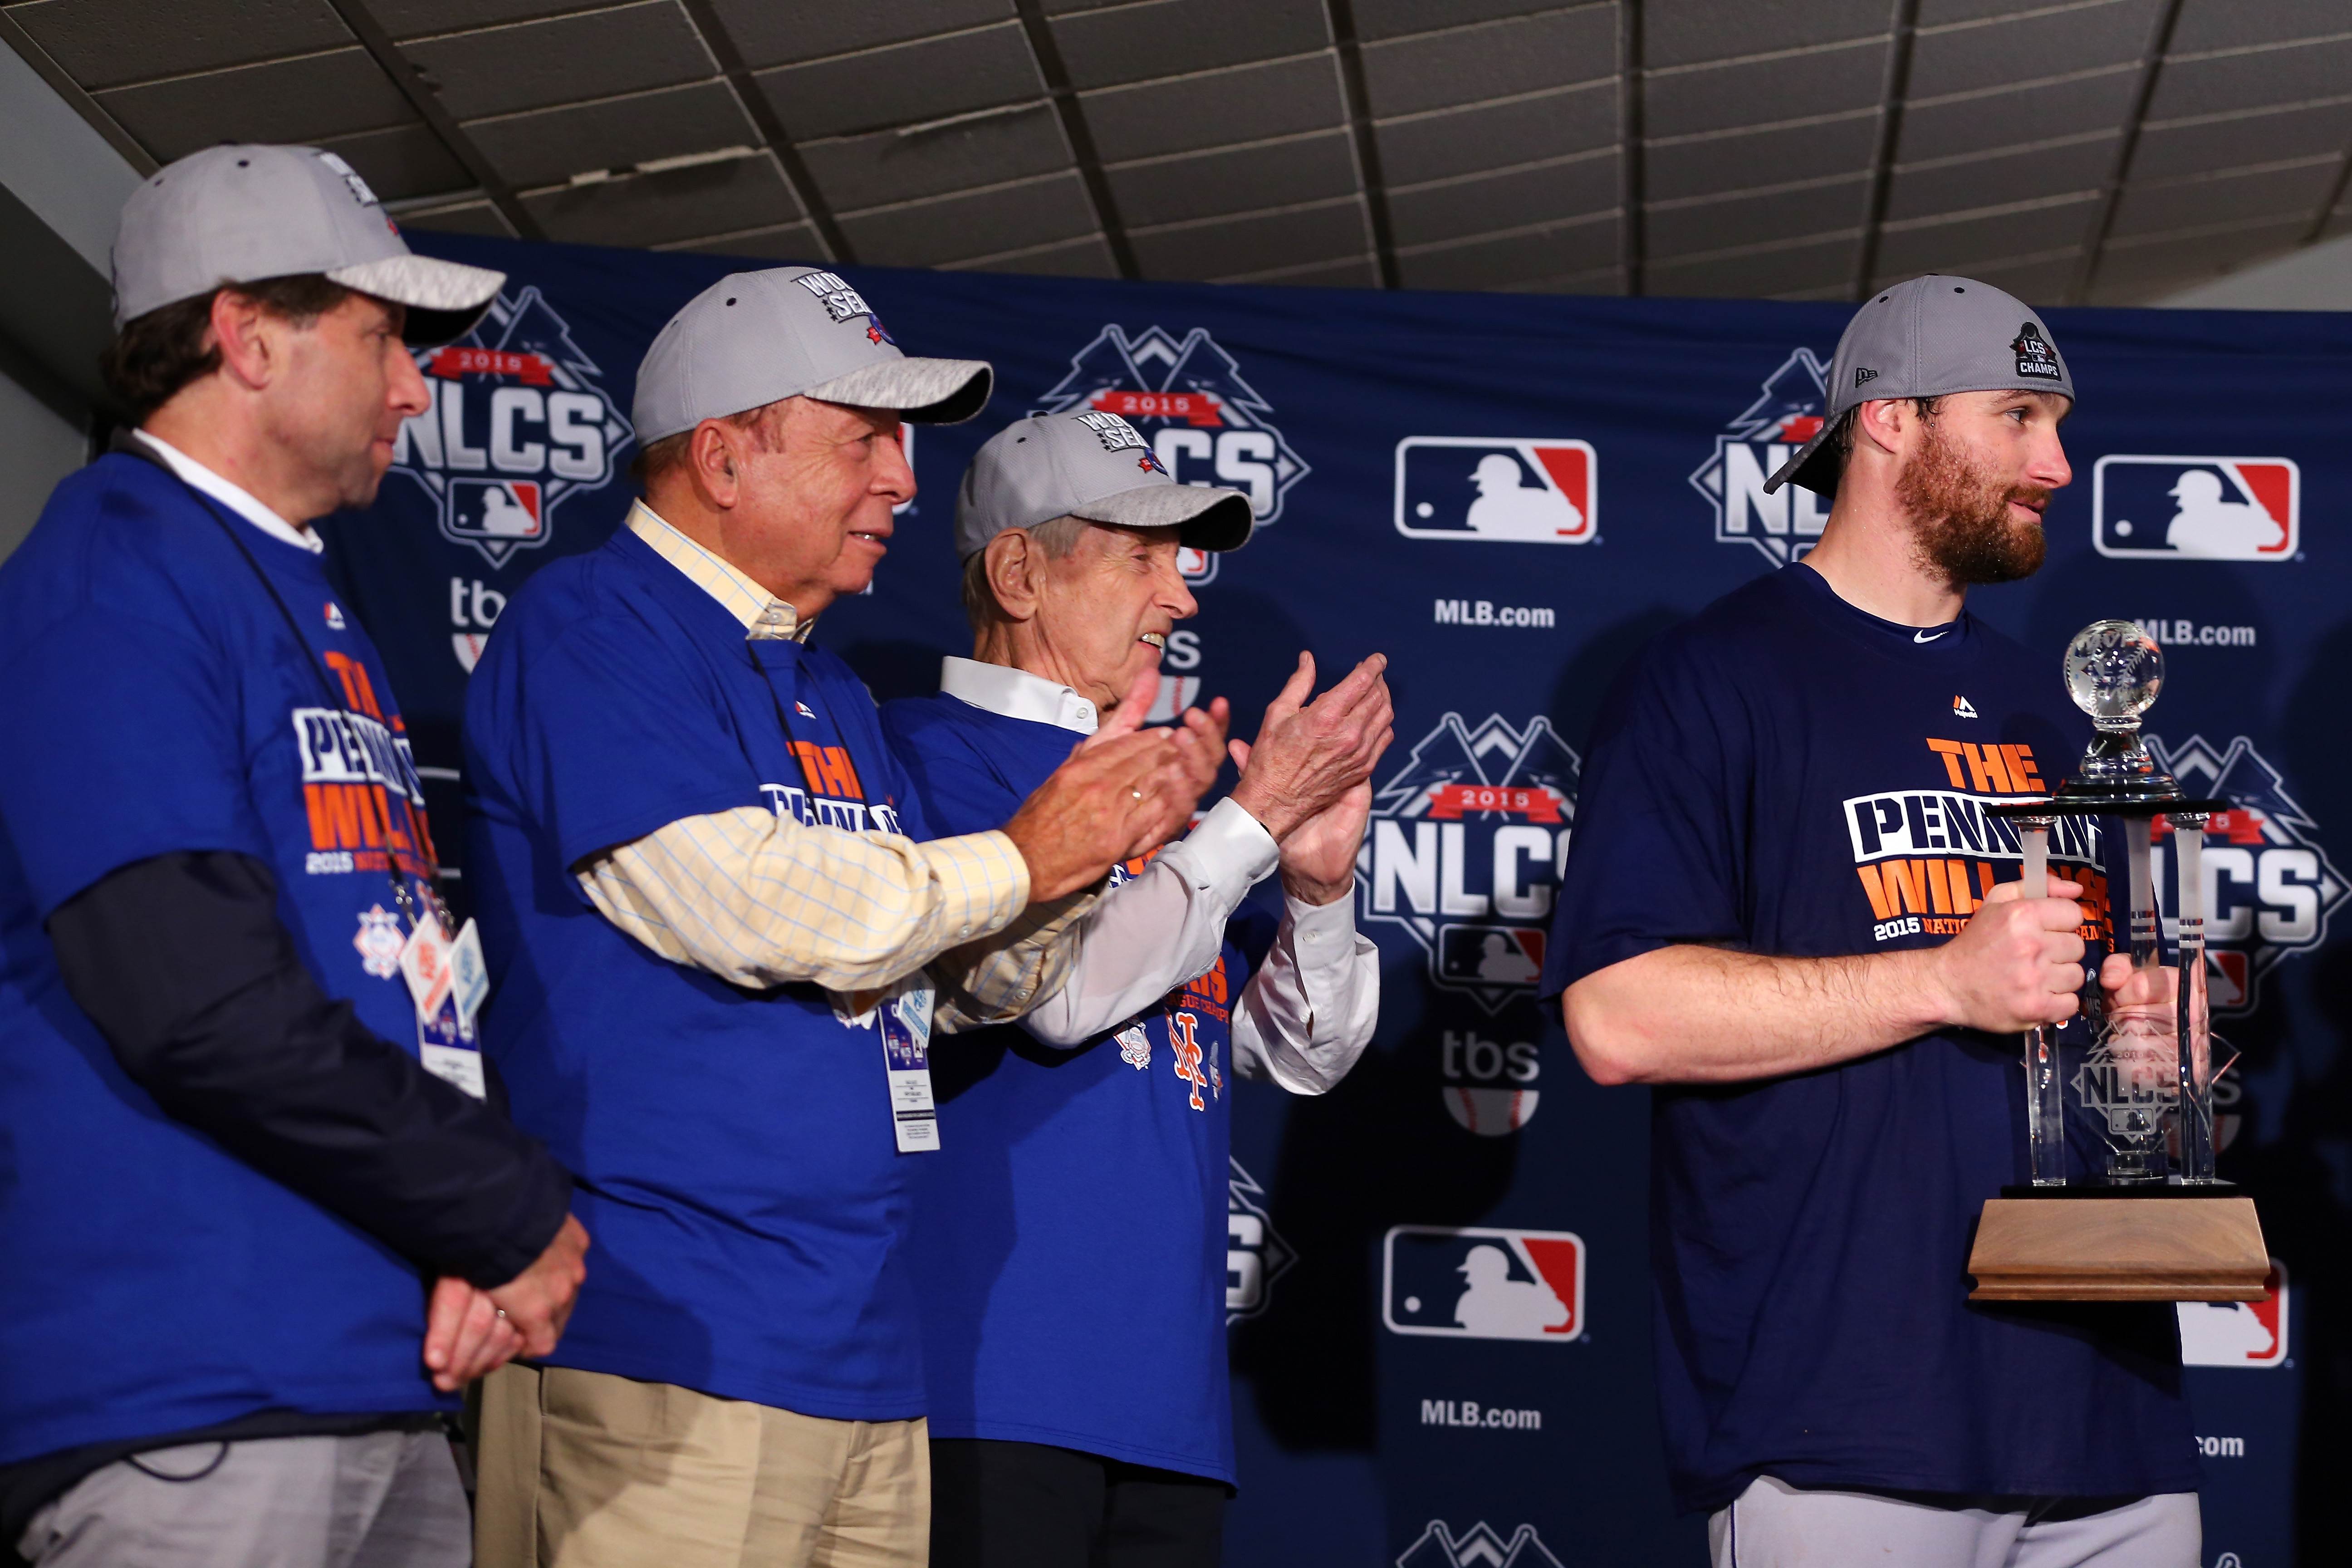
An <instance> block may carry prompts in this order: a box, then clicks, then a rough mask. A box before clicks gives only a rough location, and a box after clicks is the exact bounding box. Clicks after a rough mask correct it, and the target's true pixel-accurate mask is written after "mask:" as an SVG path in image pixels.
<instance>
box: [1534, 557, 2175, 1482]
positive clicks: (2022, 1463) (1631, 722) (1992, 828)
mask: <svg viewBox="0 0 2352 1568" xmlns="http://www.w3.org/2000/svg"><path fill="white" fill-rule="evenodd" d="M2087 738H2088V725H2087V723H2086V721H2084V720H2083V719H2082V718H2081V716H2080V715H2078V714H2077V713H2076V712H2075V711H2074V709H2073V707H2072V706H2071V705H2070V704H2069V703H2068V702H2067V701H2066V699H2065V694H2064V691H2063V687H2062V684H2061V682H2060V679H2059V672H2058V660H2057V658H2056V657H2055V655H2054V653H2053V654H2043V655H2040V656H2036V655H2033V654H2030V653H2028V652H2027V650H2025V649H2024V648H2022V647H2019V646H2018V645H2017V644H2016V643H2014V642H2011V640H2009V639H2008V638H2006V637H2001V636H2000V635H1999V634H1997V633H1995V632H1993V631H1991V630H1990V628H1988V627H1987V626H1984V625H1983V623H1981V622H1980V621H1978V620H1977V619H1976V618H1975V617H1973V616H1968V615H1963V616H1961V617H1960V618H1959V619H1958V621H1955V622H1953V623H1951V624H1950V625H1949V626H1943V627H1934V626H1930V627H1920V628H1914V627H1910V626H1895V625H1892V624H1890V623H1888V622H1885V621H1881V620H1878V619H1876V618H1875V617H1874V616H1868V615H1866V614H1864V613H1863V612H1862V611H1860V610H1858V609H1855V608H1854V607H1853V606H1852V605H1847V604H1846V603H1844V602H1843V600H1841V599H1839V598H1838V597H1837V596H1836V595H1835V594H1833V593H1832V591H1831V589H1830V587H1829V584H1828V583H1827V582H1826V581H1825V580H1823V578H1822V576H1821V574H1819V573H1816V572H1814V571H1813V570H1812V569H1811V567H1808V566H1803V565H1792V566H1790V567H1787V568H1785V569H1783V570H1782V571H1780V572H1778V573H1776V574H1773V575H1771V576H1769V577H1765V578H1762V579H1760V580H1759V581H1757V582H1755V583H1752V584H1748V586H1747V587H1744V588H1742V589H1740V590H1738V592H1736V593H1733V594H1731V595H1727V596H1726V597H1724V598H1723V599H1720V600H1718V601H1717V603H1715V604H1714V605H1710V606H1708V607H1707V608H1706V610H1704V611H1701V612H1700V613H1699V615H1698V616H1696V617H1695V618H1694V619H1692V620H1691V621H1689V622H1688V623H1686V624H1685V625H1684V626H1679V627H1677V628H1675V630H1673V631H1671V632H1668V633H1667V634H1665V635H1664V636H1663V637H1659V638H1658V639H1657V641H1656V642H1654V643H1653V644H1652V645H1651V646H1650V647H1648V648H1647V649H1646V650H1645V651H1644V652H1643V654H1642V655H1641V656H1640V657H1639V658H1637V659H1636V660H1635V661H1634V663H1633V667H1632V668H1630V669H1628V671H1627V672H1626V673H1625V675H1624V676H1623V677H1622V679H1620V681H1619V682H1618V685H1617V688H1616V689H1615V690H1614V691H1613V692H1612V694H1611V696H1610V699H1609V700H1608V702H1607V704H1606V706H1605V707H1604V709H1603V710H1602V712H1601V718H1600V721H1599V723H1598V725H1597V727H1596V729H1595V731H1594V735H1593V742H1592V746H1591V753H1590V755H1589V757H1588V759H1587V762H1586V765H1585V772H1584V779H1583V787H1582V789H1581V791H1580V795H1579V798H1578V802H1577V831H1576V844H1575V847H1574V849H1573V850H1572V851H1571V852H1570V856H1569V858H1568V865H1567V868H1566V872H1565V875H1564V877H1563V879H1562V884H1561V887H1560V893H1559V914H1558V917H1557V921H1556V923H1555V924H1554V927H1553V934H1552V940H1551V944H1550V952H1549V962H1548V963H1547V964H1546V967H1545V973H1544V980H1543V990H1544V994H1546V995H1547V996H1551V995H1557V994H1559V992H1561V991H1562V990H1564V989H1565V988H1566V987H1568V986H1569V985H1570V984H1574V983H1575V982H1576V981H1578V980H1580V979H1582V978H1583V977H1584V976H1586V975H1588V974H1591V973H1594V972H1595V971H1597V970H1601V969H1603V968H1606V967H1608V966H1609V965H1610V964H1612V963H1619V962H1621V961H1622V960H1625V959H1629V958H1633V957H1635V956H1638V955H1639V954H1642V953H1644V952H1650V951H1653V950H1654V949H1656V948H1660V947H1664V946H1667V945H1669V944H1672V943H1677V942H1706V943H1720V944H1725V945H1729V946H1736V947H1740V948H1744V949H1748V950H1750V951H1753V952H1762V953H1770V954H1775V955H1782V956H1796V957H1825V956H1831V955H1838V954H1851V953H1869V952H1895V951H1898V950H1902V949H1907V948H1920V947H1932V946H1935V945H1937V944H1938V943H1940V942H1945V941H1948V940H1949V939H1950V937H1951V936H1952V935H1953V934H1955V933H1956V932H1957V931H1958V930H1959V929H1960V927H1961V926H1962V925H1963V924H1964V923H1965V922H1966V921H1967V918H1968V916H1969V913H1970V912H1971V911H1972V910H1974V909H1975V907H1976V905H1977V903H1978V902H1979V900H1981V899H1982V898H1983V897H1984V895H1985V894H1986V893H1987V892H1988V891H1989V890H1990V888H1991V887H1992V885H1993V884H1994V883H1995V882H1996V881H1998V880H2014V879H2016V877H2017V876H2018V874H2019V869H2020V856H2019V850H2018V847H2017V840H2016V837H2015V835H2014V832H2013V831H2012V830H2011V829H2008V828H2007V827H2005V826H2002V825H2001V824H2000V823H1998V822H1996V821H1995V820H1994V819H1992V818H1990V817H1988V816H1985V815H1984V807H1985V805H1988V804H1990V803H1993V802H1997V801H2000V800H2002V799H2013V798H2017V797H2020V796H2038V795H2044V794H2047V793H2048V792H2049V790H2050V789H2052V788H2053V787H2055V786H2056V784H2057V783H2058V782H2059V780H2060V779H2062V778H2063V777H2064V776H2065V775H2066V774H2067V773H2069V772H2071V771H2072V768H2073V765H2074V759H2076V758H2077V757H2079V756H2080V755H2081V754H2082V750H2083V745H2084V742H2085V740H2087ZM2051 858H2052V862H2053V863H2052V869H2053V871H2067V872H2071V873H2074V879H2076V880H2078V881H2084V882H2085V883H2086V884H2087V889H2086V900H2085V901H2086V904H2087V907H2088V908H2089V910H2090V911H2091V913H2092V925H2091V927H2090V928H2089V929H2088V930H2086V933H2085V934H2086V935H2087V936H2089V937H2090V938H2091V939H2092V940H2093V945H2094V950H2095V951H2094V957H2095V956H2096V949H2097V946H2098V944H2099V943H2100V942H2103V941H2104V940H2105V907H2106V879H2105V875H2104V873H2103V871H2102V869H2101V866H2102V864H2103V860H2104V857H2103V854H2102V846H2101V845H2100V844H2099V842H2098V841H2097V840H2096V838H2095V836H2094V835H2092V834H2091V833H2090V832H2089V831H2087V830H2086V829H2085V828H2084V826H2083V825H2081V824H2079V823H2069V824H2066V825H2065V826H2063V830H2062V831H2061V832H2055V833H2053V845H2052V856H2051ZM2020 1050H2021V1047H2020V1046H2019V1044H2018V1042H2017V1040H2016V1039H2015V1038H2014V1037H2006V1036H2004V1037H1993V1036H1990V1035H1984V1034H1979V1033H1977V1032H1975V1031H1971V1030H1964V1029H1953V1030H1946V1031H1942V1032H1939V1033H1937V1034H1934V1035H1929V1036H1927V1037H1924V1038H1921V1039H1917V1040H1913V1041H1911V1042H1910V1043H1908V1044H1906V1045H1903V1046H1899V1047H1895V1048H1894V1049H1892V1050H1887V1051H1882V1052H1879V1053H1878V1054H1876V1055H1874V1056H1870V1057H1865V1058H1861V1059H1859V1060H1856V1061H1850V1062H1846V1063H1843V1064H1842V1065H1840V1066H1837V1067H1833V1068H1822V1069H1821V1070H1819V1071H1816V1072H1811V1073H1803V1074H1800V1075H1797V1076H1794V1077H1790V1078H1780V1079H1769V1080H1765V1081H1761V1082H1756V1083H1748V1084H1735V1085H1726V1086H1722V1087H1717V1088H1695V1087H1683V1088H1664V1089H1656V1090H1654V1093H1653V1097H1652V1118H1653V1126H1652V1143H1651V1149H1652V1155H1651V1166H1652V1169H1651V1232H1652V1240H1651V1261H1652V1268H1653V1273H1654V1305H1655V1315H1656V1322H1655V1333H1656V1347H1655V1349H1656V1355H1657V1362H1658V1378H1659V1399H1660V1405H1661V1407H1662V1412H1663V1416H1664V1427H1665V1436H1666V1447H1667V1458H1668V1467H1669V1469H1670V1472H1671V1475H1672V1479H1673V1484H1674V1489H1675V1497H1676V1500H1677V1501H1678V1502H1679V1503H1680V1504H1681V1506H1682V1507H1684V1508H1685V1509H1690V1510H1703V1509H1706V1510H1711V1509H1716V1508H1720V1507H1722V1506H1723V1505H1724V1504H1725V1503H1727V1502H1728V1501H1730V1500H1732V1499H1733V1498H1734V1497H1736V1496H1737V1495H1738V1493H1739V1491H1740V1490H1741V1489H1743V1488H1744V1487H1745V1486H1746V1485H1747V1484H1748V1482H1749V1481H1750V1480H1752V1479H1755V1478H1756V1477H1757V1476H1759V1475H1771V1476H1775V1477H1778V1478H1780V1479H1782V1480H1784V1481H1787V1482H1789V1483H1790V1484H1791V1485H1794V1486H1801V1487H1871V1488H1885V1489H1903V1490H1921V1491H1938V1492H1978V1493H2000V1494H2008V1495H2064V1496H2101V1495H2106V1496H2114V1495H2126V1494H2129V1495H2138V1494H2146V1493H2153V1492H2169V1491H2190V1490H2194V1489H2196V1487H2197V1468H2196V1464H2195V1460H2194V1458H2193V1457H2192V1455H2191V1453H2190V1448H2189V1415H2188V1411H2187V1408H2186V1406H2185V1405H2183V1404H2182V1401H2181V1398H2180V1392H2179V1387H2180V1373H2179V1335H2178V1331H2177V1328H2176V1325H2175V1321H2174V1315H2173V1311H2172V1309H2171V1308H2170V1307H2168V1306H2166V1305H2163V1304H2160V1303H2158V1304H2131V1305H2105V1304H2100V1305H2074V1304H2055V1305H2049V1306H2020V1305H2007V1304H2000V1305H1995V1304H1987V1303H1970V1302H1969V1300H1968V1293H1969V1279H1968V1274H1967V1263H1968V1256H1969V1246H1970V1243H1971V1240H1972V1238H1973V1236H1974V1232H1975V1225H1976V1220H1977V1216H1978V1214H1979V1211H1980V1210H1981V1209H1982V1207H1983V1205H1984V1201H1985V1200H1986V1199H1987V1198H1990V1197H1993V1196H1995V1195H1997V1194H1998V1193H1999V1192H2000V1188H2001V1187H2002V1186H2003V1185H2004V1184H2011V1183H2017V1182H2022V1181H2024V1180H2025V1179H2026V1163H2025V1162H2026V1155H2025V1142H2024V1118H2023V1100H2024V1075H2023V1073H2022V1070H2021V1066H2020Z"/></svg>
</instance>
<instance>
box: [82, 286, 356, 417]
mask: <svg viewBox="0 0 2352 1568" xmlns="http://www.w3.org/2000/svg"><path fill="white" fill-rule="evenodd" d="M353 292H354V290H352V289H346V288H344V287H343V286H342V285H341V284H340V283H338V282H336V281H334V280H333V279H331V278H325V277H321V276H320V274H318V273H316V272H304V273H298V274H296V275H295V276H293V277H290V278H264V279H261V280H259V281H258V282H254V283H238V284H235V285H231V286H228V287H225V288H220V289H214V290H212V292H210V293H208V294H198V295H196V296H195V297H194V298H193V299H188V300H173V302H172V303H171V304H168V305H163V306H159V307H157V308H156V309H154V310H150V311H148V312H147V313H146V314H145V315H143V316H139V317H134V318H133V319H132V320H131V321H125V322H123V323H122V326H121V330H120V331H117V332H116V333H115V334H114V341H113V342H110V343H108V344H107V345H106V352H105V353H101V354H100V355H99V357H98V372H99V374H100V376H102V377H104V378H105V381H106V387H107V390H108V391H109V392H111V393H112V394H114V396H115V399H116V401H118V402H119V403H121V405H122V412H123V413H124V414H125V415H127V416H129V417H130V419H131V423H132V424H134V425H136V424H138V423H140V422H141V421H142V420H144V419H145V418H146V417H147V416H149V415H151V414H152V413H154V412H155V410H157V409H158V408H161V407H163V405H165V404H166V403H169V402H171V401H172V399H173V398H174V397H176V396H178V395H179V393H180V390H181V388H183V387H184V386H186V385H187V384H189V383H190V382H194V381H200V380H202V379H203V378H204V377H205V376H208V375H210V374H212V373H213V372H215V371H216V370H218V369H219V368H220V363H221V352H220V344H219V343H217V342H205V339H206V337H207V336H208V335H209V334H210V333H211V331H212V326H213V300H215V299H216V298H217V297H219V296H220V295H222V294H236V295H241V296H243V297H244V298H246V299H247V300H252V301H254V302H255V303H256V304H257V305H259V306H260V307H261V308H262V309H263V310H267V311H268V312H269V314H271V315H273V316H276V317H278V319H280V320H281V321H291V322H292V323H293V324H294V325H295V326H297V327H308V326H309V325H310V323H312V322H313V321H317V320H318V319H319V318H320V317H321V316H323V315H325V314H326V313H327V312H328V311H330V310H333V309H335V308H336V307H337V306H339V305H341V303H342V302H343V301H344V300H348V299H350V298H351V297H352V293H353Z"/></svg>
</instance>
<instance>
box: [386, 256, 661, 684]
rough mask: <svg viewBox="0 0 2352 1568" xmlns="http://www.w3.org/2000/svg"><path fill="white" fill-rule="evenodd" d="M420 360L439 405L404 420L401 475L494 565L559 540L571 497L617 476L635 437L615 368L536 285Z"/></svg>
mask: <svg viewBox="0 0 2352 1568" xmlns="http://www.w3.org/2000/svg"><path fill="white" fill-rule="evenodd" d="M417 367H418V368H419V369H420V370H422V371H424V372H425V385H426V386H427V387H428V388H430V389H431V391H432V394H433V406H432V407H430V408H428V409H426V410H425V412H423V413H422V414H418V415H416V416H414V417H412V418H410V419H408V420H407V421H406V422H404V424H403V425H402V426H401V427H400V435H399V437H398V439H397V440H396V441H395V442H394V446H393V449H392V467H393V471H394V473H398V474H402V475H404V476H406V477H407V478H408V479H409V480H411V481H412V482H413V483H415V484H416V485H417V486H419V487H421V488H422V489H424V491H425V494H426V495H428V496H430V497H431V498H432V499H433V502H434V504H435V505H436V506H437V507H438V508H439V509H440V521H441V534H442V537H443V538H445V539H447V540H448V541H450V542H452V543H456V544H470V545H472V546H473V547H474V548H475V549H477V550H478V551H480V552H482V556H483V558H484V559H485V560H487V561H488V562H489V563H490V564H491V565H492V566H503V565H505V564H506V563H507V562H508V561H509V560H510V559H512V558H513V556H514V554H515V552H518V551H521V550H536V549H538V548H539V547H540V546H541V545H543V544H545V543H546V542H548V541H549V540H550V539H551V538H553V537H554V534H555V514H556V511H557V510H558V509H559V508H560V507H561V506H562V504H563V502H564V500H566V499H568V498H569V497H572V496H574V495H578V494H582V493H583V492H586V491H589V490H595V489H603V488H604V486H605V485H606V484H608V483H610V482H611V480H612V478H613V474H614V465H615V463H616V462H617V461H618V459H619V458H620V455H621V453H622V451H623V449H624V448H625V447H627V445H628V444H629V442H630V441H631V440H633V439H634V438H635V432H634V431H632V430H631V429H630V427H629V422H628V421H627V420H626V419H625V418H624V417H622V415H621V411H620V410H619V409H618V408H617V407H615V406H614V403H613V400H612V399H611V398H610V397H609V396H607V395H605V393H604V386H603V384H602V382H603V377H604V371H603V370H602V369H600V368H599V367H598V366H597V364H596V363H595V362H594V361H593V360H591V359H590V358H589V357H588V356H587V355H586V354H585V353H582V352H581V350H580V348H579V346H578V345H577V344H575V343H574V342H572V329H571V328H570V327H569V326H568V325H567V324H566V323H565V322H564V320H563V318H562V317H561V316H559V315H557V314H556V313H555V311H554V310H553V309H552V308H551V306H550V305H549V304H548V303H547V300H545V299H544V298H543V297H542V296H541V294H540V291H539V289H537V287H535V286H534V287H531V288H528V289H524V290H523V291H522V292H521V293H520V295H518V296H515V297H514V298H512V299H509V297H508V296H506V295H504V294H501V295H499V298H498V300H497V301H496V302H495V303H494V304H492V305H491V306H490V309H489V313H488V315H486V316H484V317H483V318H482V320H481V322H480V323H479V324H478V326H476V327H475V329H474V330H473V331H470V332H468V333H467V334H466V335H465V336H464V337H462V338H460V339H458V340H457V342H454V343H451V344H449V345H448V346H446V347H445V348H438V349H431V350H427V351H425V352H423V353H419V354H418V355H417ZM462 657H463V655H462V652H461V654H460V658H462Z"/></svg>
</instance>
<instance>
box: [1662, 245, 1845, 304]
mask: <svg viewBox="0 0 2352 1568" xmlns="http://www.w3.org/2000/svg"><path fill="white" fill-rule="evenodd" d="M1858 243H1859V242H1858V241H1856V240H1855V239H1854V237H1853V236H1851V235H1836V236H1830V237H1823V238H1821V239H1816V240H1811V241H1808V242H1806V243H1804V244H1801V245H1792V246H1790V247H1786V248H1784V249H1780V250H1770V251H1765V252H1763V253H1761V254H1759V255H1754V256H1723V257H1717V258H1714V259H1712V260H1707V261H1663V262H1662V261H1653V262H1651V263H1650V264H1649V265H1648V266H1646V267H1644V268H1643V269H1642V291H1643V293H1645V294H1663V295H1670V296H1675V297H1678V298H1685V299H1687V298H1691V297H1694V296H1696V297H1710V298H1722V299H1736V300H1738V299H1746V300H1752V299H1754V298H1756V297H1757V296H1758V295H1759V294H1787V293H1791V292H1794V291H1795V290H1797V289H1822V288H1828V287H1830V286H1831V285H1832V284H1838V283H1845V282H1848V281H1849V280H1851V279H1852V278H1853V269H1854V265H1855V260H1856V258H1857V255H1858V249H1857V247H1858Z"/></svg>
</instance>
